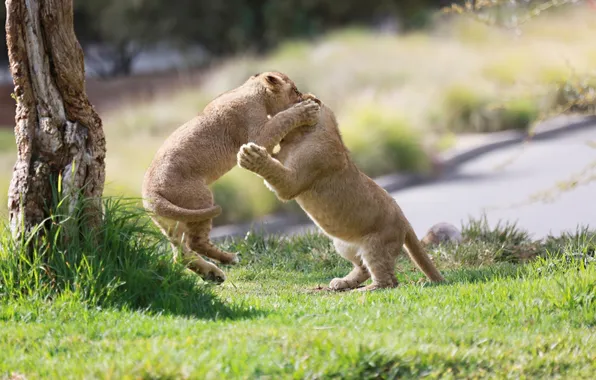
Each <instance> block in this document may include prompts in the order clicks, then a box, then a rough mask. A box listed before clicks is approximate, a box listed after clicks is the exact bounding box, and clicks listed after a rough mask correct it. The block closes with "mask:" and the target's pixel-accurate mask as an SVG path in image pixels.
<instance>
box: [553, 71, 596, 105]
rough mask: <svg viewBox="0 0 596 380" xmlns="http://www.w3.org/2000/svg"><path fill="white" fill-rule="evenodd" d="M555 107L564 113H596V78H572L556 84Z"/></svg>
mask: <svg viewBox="0 0 596 380" xmlns="http://www.w3.org/2000/svg"><path fill="white" fill-rule="evenodd" d="M556 88H557V90H556V93H555V97H554V104H553V107H554V108H555V109H557V110H562V111H563V112H580V113H589V114H595V113H596V76H587V77H580V78H576V77H572V78H568V79H566V80H560V81H558V83H557V84H556Z"/></svg>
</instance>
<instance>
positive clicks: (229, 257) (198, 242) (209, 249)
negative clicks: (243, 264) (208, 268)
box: [187, 219, 239, 264]
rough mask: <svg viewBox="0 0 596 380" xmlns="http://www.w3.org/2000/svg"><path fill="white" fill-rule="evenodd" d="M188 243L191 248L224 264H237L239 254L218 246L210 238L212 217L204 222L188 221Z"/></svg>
mask: <svg viewBox="0 0 596 380" xmlns="http://www.w3.org/2000/svg"><path fill="white" fill-rule="evenodd" d="M187 230H188V237H187V244H188V247H189V248H190V249H192V250H193V251H195V252H197V253H198V254H201V255H205V256H207V257H209V258H210V259H213V260H217V261H219V262H220V263H222V264H237V263H238V262H239V260H238V256H237V255H236V254H235V253H232V252H226V251H223V250H221V249H219V248H217V247H216V246H215V245H214V244H213V243H212V242H211V240H210V239H209V232H210V231H211V219H209V220H204V221H202V222H193V223H187Z"/></svg>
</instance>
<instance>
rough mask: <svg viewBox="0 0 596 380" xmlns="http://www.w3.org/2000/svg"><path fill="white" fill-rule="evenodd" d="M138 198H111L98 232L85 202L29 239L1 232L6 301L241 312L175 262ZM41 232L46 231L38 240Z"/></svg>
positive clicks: (0, 297) (0, 295) (1, 289)
mask: <svg viewBox="0 0 596 380" xmlns="http://www.w3.org/2000/svg"><path fill="white" fill-rule="evenodd" d="M136 204H137V200H122V199H115V198H106V200H105V202H104V219H103V222H102V224H101V225H100V226H99V227H98V228H96V229H81V230H80V231H78V232H77V233H74V234H73V233H72V228H73V226H76V225H78V224H79V223H84V221H85V217H84V215H83V214H82V211H81V210H83V209H84V208H83V207H82V205H81V206H80V207H79V209H77V210H76V211H75V213H74V214H73V215H72V216H68V217H67V216H65V215H63V214H61V213H60V212H59V211H58V209H59V208H58V207H57V208H56V211H54V212H52V214H51V216H50V217H49V218H48V219H47V220H46V221H44V222H43V223H42V224H40V225H39V226H37V227H36V229H34V231H32V233H31V234H30V235H29V236H23V237H22V238H21V239H19V240H16V239H14V238H13V237H12V236H11V234H10V231H8V227H7V226H4V229H3V232H2V234H1V235H0V238H1V241H0V302H2V303H6V302H9V301H18V302H24V303H38V302H39V303H45V302H53V301H57V300H68V302H75V303H81V304H83V305H87V306H89V307H116V308H124V309H130V310H146V311H150V312H159V313H164V312H165V313H175V314H183V315H193V316H196V317H201V316H204V317H209V316H212V315H213V314H212V313H213V311H214V310H215V311H216V312H217V314H218V318H226V317H228V316H230V315H235V313H237V312H240V310H232V309H228V308H226V307H224V306H223V305H222V304H221V303H218V302H215V300H214V298H213V294H212V292H211V290H210V289H209V287H207V286H206V285H204V284H201V281H200V280H198V277H197V276H195V275H193V274H190V273H188V271H187V270H186V269H185V268H184V267H183V266H182V265H180V264H176V263H174V262H173V255H172V252H171V248H170V247H169V244H168V243H167V241H165V240H164V238H163V237H162V235H161V233H160V232H159V231H157V230H156V229H155V228H154V227H153V225H152V223H151V222H150V220H149V218H147V217H146V215H145V214H144V211H142V210H141V209H139V208H137V207H136ZM38 232H43V233H41V234H40V235H39V236H41V238H37V237H36V236H38V235H37V233H38Z"/></svg>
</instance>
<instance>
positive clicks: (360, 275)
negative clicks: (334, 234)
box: [329, 239, 370, 290]
mask: <svg viewBox="0 0 596 380" xmlns="http://www.w3.org/2000/svg"><path fill="white" fill-rule="evenodd" d="M333 245H334V246H335V250H336V251H337V253H339V254H340V256H341V257H343V258H344V259H346V260H349V261H351V262H352V264H354V268H353V269H352V271H351V272H350V273H348V274H347V275H346V276H345V277H342V278H334V279H333V280H331V282H330V283H329V288H330V289H331V290H348V289H354V288H357V287H358V286H359V285H360V284H362V283H363V282H364V281H366V280H368V279H369V278H370V273H369V272H368V270H367V269H366V267H365V266H364V264H363V263H362V259H361V258H360V256H359V255H358V249H359V246H358V245H355V244H350V243H346V242H345V241H343V240H340V239H333Z"/></svg>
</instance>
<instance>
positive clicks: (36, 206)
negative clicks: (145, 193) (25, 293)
mask: <svg viewBox="0 0 596 380" xmlns="http://www.w3.org/2000/svg"><path fill="white" fill-rule="evenodd" d="M6 39H7V46H8V54H9V61H10V71H11V73H12V77H13V81H14V93H15V97H16V101H17V110H16V116H15V123H16V126H15V137H16V143H17V147H18V155H17V161H16V164H15V166H14V171H13V177H12V181H11V183H10V188H9V194H8V196H9V197H8V198H9V199H8V210H9V219H10V226H11V229H12V232H13V234H15V235H20V234H21V233H22V232H25V231H28V230H30V229H31V228H32V227H34V226H35V225H37V224H39V223H40V222H41V221H43V220H44V219H45V218H46V217H47V216H48V214H47V213H48V206H49V205H50V204H51V202H52V189H53V188H54V189H55V188H57V183H58V178H59V176H61V183H62V194H63V196H65V197H67V198H66V202H67V204H68V206H69V207H68V210H69V211H70V212H72V211H73V210H74V207H75V204H76V203H77V199H78V197H80V196H83V197H86V198H90V199H91V202H89V203H88V205H89V206H88V207H89V209H88V210H87V211H88V212H89V215H90V218H89V219H87V220H88V223H91V224H93V223H98V222H99V221H100V220H101V195H102V192H103V186H104V179H105V164H104V158H105V138H104V133H103V129H102V123H101V119H100V118H99V116H98V115H97V113H96V112H95V110H94V109H93V106H92V105H91V103H89V100H88V99H87V96H86V93H85V67H84V62H83V51H82V49H81V46H80V45H79V42H78V40H77V38H76V36H75V33H74V27H73V3H72V0H6Z"/></svg>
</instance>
